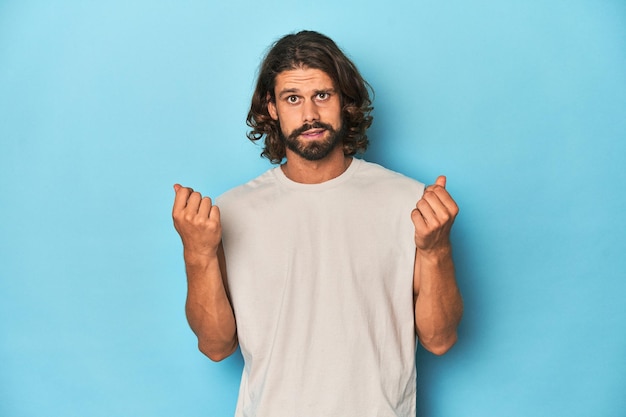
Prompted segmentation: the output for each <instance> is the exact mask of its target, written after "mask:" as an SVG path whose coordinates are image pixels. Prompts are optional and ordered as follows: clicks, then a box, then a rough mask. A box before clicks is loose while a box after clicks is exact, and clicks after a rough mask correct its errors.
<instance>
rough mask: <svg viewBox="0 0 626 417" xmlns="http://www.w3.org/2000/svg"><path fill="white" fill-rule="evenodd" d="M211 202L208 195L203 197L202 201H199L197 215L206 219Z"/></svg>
mask: <svg viewBox="0 0 626 417" xmlns="http://www.w3.org/2000/svg"><path fill="white" fill-rule="evenodd" d="M211 206H212V202H211V199H210V198H209V197H204V198H203V199H202V201H200V208H198V215H199V216H200V218H202V219H208V218H209V213H210V212H211Z"/></svg>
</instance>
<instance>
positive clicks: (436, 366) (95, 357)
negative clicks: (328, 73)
mask: <svg viewBox="0 0 626 417" xmlns="http://www.w3.org/2000/svg"><path fill="white" fill-rule="evenodd" d="M303 28H310V29H315V30H318V31H321V32H323V33H326V34H328V35H330V36H331V37H333V38H334V39H335V40H336V41H337V42H338V44H339V45H340V46H342V47H343V48H344V49H345V50H346V51H347V52H348V54H349V55H350V56H351V57H352V58H353V60H354V61H355V62H356V63H357V65H358V66H359V67H360V69H361V71H362V73H363V75H364V76H365V78H366V79H368V80H369V82H370V83H371V84H372V86H373V87H374V90H375V91H376V99H375V107H376V109H375V122H374V126H373V127H372V129H371V135H370V136H371V139H372V147H371V149H370V150H368V152H367V154H366V155H365V158H367V159H369V160H372V161H375V162H379V163H382V164H384V165H386V166H388V167H390V168H392V169H395V170H398V171H401V172H403V173H405V174H407V175H409V176H412V177H415V178H417V179H420V180H421V181H424V182H432V181H433V180H434V179H435V178H436V176H437V175H439V174H441V173H443V174H446V175H447V176H448V185H449V187H448V188H449V189H450V192H451V193H452V194H453V195H454V196H455V198H456V200H457V201H458V203H459V205H460V206H461V213H460V215H459V217H458V219H457V223H456V225H455V230H454V235H453V239H454V244H455V258H456V261H457V266H458V280H459V284H460V286H461V288H462V291H463V294H464V297H465V304H466V313H465V317H464V321H463V323H462V326H461V328H460V341H459V343H458V344H457V345H456V346H455V347H454V349H453V350H452V351H450V352H449V353H448V354H447V355H445V356H443V357H434V356H432V355H430V354H428V353H427V352H425V351H423V350H421V349H420V350H419V351H418V353H417V359H418V365H419V406H418V409H419V413H418V415H419V416H420V417H438V416H445V417H472V416H479V417H491V416H493V417H502V416H507V417H517V416H519V417H528V416H534V417H537V416H545V417H554V416H568V417H575V416H580V417H589V416H594V417H619V416H626V395H625V392H626V331H625V329H626V308H625V307H624V304H623V301H622V299H623V294H624V293H625V292H626V279H625V278H626V273H625V272H626V256H624V251H625V250H626V242H625V238H624V232H625V231H626V227H625V226H626V224H625V216H624V215H623V214H624V212H625V211H626V193H625V186H624V184H625V182H626V168H625V165H626V164H625V162H626V3H625V2H624V1H623V0H587V1H585V0H570V1H565V0H547V1H546V0H542V1H539V0H530V1H529V0H505V1H496V0H476V1H459V0H452V1H440V2H435V1H423V0H417V1H408V0H407V1H398V0H391V1H385V2H370V3H368V2H363V1H356V0H348V1H342V2H339V1H335V0H322V1H318V2H302V3H301V4H300V3H298V2H294V1H284V0H268V1H266V2H261V3H259V2H255V1H251V0H245V1H244V0H235V1H229V2H226V1H222V2H217V1H182V2H174V1H147V0H142V1H108V2H79V1H69V0H67V1H46V2H44V1H10V0H0V172H1V174H0V214H1V221H0V416H2V417H30V416H48V417H53V416H63V417H73V416H76V417H84V416H93V417H100V416H101V417H111V416H151V417H159V416H163V417H171V416H189V417H190V416H209V417H226V416H231V415H232V414H233V411H234V407H235V400H236V396H237V389H238V383H239V377H240V372H241V366H242V363H241V358H240V357H239V355H238V354H237V355H234V356H233V357H231V358H229V359H227V360H225V361H223V362H220V363H212V362H210V361H209V360H208V359H206V358H204V357H203V356H202V355H201V354H200V353H199V352H198V351H197V349H196V345H195V344H196V341H195V338H194V337H193V334H192V333H191V331H190V330H189V328H188V327H187V324H186V321H185V317H184V309H183V305H184V300H185V291H186V288H185V277H184V270H183V263H182V257H181V244H180V241H179V238H178V236H177V235H176V233H175V231H174V229H173V227H172V222H171V217H170V210H171V203H172V199H173V191H172V184H174V183H175V182H180V183H183V184H185V185H190V186H193V187H194V188H196V189H198V190H200V191H202V192H204V193H206V194H209V195H212V196H216V195H218V194H220V193H221V192H223V191H225V190H226V189H228V188H230V187H232V186H234V185H237V184H240V183H242V182H244V181H246V180H248V179H250V178H253V177H254V176H256V175H257V174H259V173H261V172H262V171H264V170H265V169H267V168H268V167H269V166H270V165H269V163H267V162H266V161H264V160H262V159H261V158H259V153H260V148H259V147H258V146H257V145H254V144H251V143H250V142H249V141H247V139H245V136H244V135H245V132H246V126H245V123H244V120H245V115H246V112H247V108H248V103H249V97H250V94H251V91H252V88H253V83H254V78H255V74H256V69H257V67H258V63H259V60H260V59H261V57H262V55H263V53H264V51H265V50H266V48H267V47H268V45H270V44H271V43H272V42H273V41H274V40H276V39H277V38H278V37H280V36H282V35H283V34H285V33H288V32H292V31H295V30H299V29H303ZM356 348H358V347H355V349H356Z"/></svg>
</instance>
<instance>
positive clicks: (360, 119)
mask: <svg viewBox="0 0 626 417" xmlns="http://www.w3.org/2000/svg"><path fill="white" fill-rule="evenodd" d="M297 68H311V69H319V70H321V71H324V72H325V73H326V74H328V76H329V77H330V78H331V79H332V80H333V82H334V83H335V88H337V89H338V90H339V91H340V93H341V94H340V96H341V107H342V117H343V124H344V130H345V132H346V134H345V135H344V137H343V152H344V154H345V155H349V156H351V155H354V154H356V153H357V152H359V153H362V152H365V150H366V149H367V145H368V143H369V140H368V139H367V134H366V131H367V129H368V128H369V127H370V125H371V124H372V120H373V117H372V116H371V115H370V113H371V111H372V110H373V107H372V101H371V100H370V94H369V93H370V91H373V90H372V88H371V87H370V85H369V84H368V83H367V82H366V81H365V80H364V79H363V77H362V76H361V74H360V73H359V71H358V70H357V68H356V66H355V65H354V64H353V63H352V61H350V59H348V57H346V55H345V54H344V53H343V52H342V51H341V49H339V47H338V46H337V45H336V44H335V42H334V41H333V40H332V39H330V38H329V37H327V36H325V35H322V34H321V33H317V32H313V31H302V32H298V33H295V34H290V35H287V36H285V37H283V38H281V39H280V40H278V41H277V42H276V43H274V45H273V46H272V47H271V49H270V50H269V52H268V53H267V55H266V56H265V59H264V60H263V63H262V64H261V68H260V71H259V78H258V80H257V84H256V88H255V90H254V94H253V95H252V104H251V106H250V111H249V112H248V117H247V119H246V123H247V124H248V126H250V127H251V128H252V130H250V131H249V132H248V133H247V136H248V139H250V140H251V141H253V142H256V141H257V140H259V139H261V138H263V137H265V147H264V148H263V152H262V153H261V156H264V157H266V158H268V159H269V160H270V161H271V162H272V163H273V164H278V163H280V162H281V161H282V160H283V158H284V157H285V144H284V142H283V140H282V138H281V131H280V124H279V122H278V121H277V120H274V119H272V117H271V116H270V114H269V112H268V109H267V105H268V103H269V102H270V101H272V102H275V100H276V96H275V93H274V88H275V86H276V76H277V75H278V74H280V73H281V72H283V71H288V70H292V69H297Z"/></svg>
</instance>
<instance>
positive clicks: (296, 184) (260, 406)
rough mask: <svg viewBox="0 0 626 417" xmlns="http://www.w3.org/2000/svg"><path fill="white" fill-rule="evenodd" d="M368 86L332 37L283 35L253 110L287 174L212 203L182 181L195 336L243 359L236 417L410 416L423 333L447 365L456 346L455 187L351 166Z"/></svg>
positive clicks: (219, 355) (363, 143) (361, 143)
mask: <svg viewBox="0 0 626 417" xmlns="http://www.w3.org/2000/svg"><path fill="white" fill-rule="evenodd" d="M366 87H367V84H366V83H365V81H364V80H363V79H362V77H361V75H360V74H359V72H358V70H357V69H356V67H355V66H354V65H353V63H352V62H351V61H350V60H349V59H348V58H346V56H345V55H344V54H343V53H342V52H341V50H340V49H339V48H338V47H337V46H336V45H335V43H334V42H333V41H332V40H331V39H329V38H327V37H326V36H323V35H321V34H319V33H316V32H310V31H304V32H300V33H297V34H293V35H287V36H285V37H284V38H282V39H280V40H279V41H278V42H277V43H275V44H274V46H273V48H272V49H271V50H270V51H269V52H268V54H267V56H266V57H265V60H264V62H263V64H262V66H261V70H260V74H259V79H258V82H257V86H256V89H255V92H254V95H253V99H252V105H251V109H250V113H249V114H248V124H249V125H250V126H251V127H252V131H251V132H250V133H249V135H248V137H249V138H250V139H251V140H259V139H261V138H264V139H265V147H264V150H263V155H264V156H266V157H268V158H269V159H270V160H271V161H272V162H273V163H277V164H278V163H281V162H282V165H280V166H278V167H276V168H273V169H270V170H269V171H267V172H266V173H265V174H263V175H261V176H260V177H258V178H256V179H255V180H252V181H250V182H249V183H247V184H245V185H243V186H240V187H236V188H235V189H233V190H231V191H229V192H227V193H225V194H224V195H222V196H221V197H220V198H219V199H218V200H217V203H218V205H215V206H214V205H212V201H211V199H210V198H208V197H202V196H201V195H200V194H199V193H198V192H195V191H193V190H192V189H191V188H186V187H182V186H180V185H178V184H177V185H175V191H176V197H175V201H174V207H173V218H174V225H175V227H176V229H177V231H178V232H179V234H180V236H181V238H182V242H183V247H184V259H185V266H186V271H187V279H188V297H187V302H186V313H187V317H188V321H189V324H190V326H191V328H192V329H193V331H194V332H195V334H196V335H197V337H198V344H199V348H200V350H201V351H202V352H203V353H204V354H206V355H207V356H208V357H209V358H211V359H213V360H216V361H218V360H221V359H223V358H225V357H227V356H228V355H230V354H231V353H233V352H234V351H235V349H236V348H237V346H240V348H241V352H242V354H243V357H244V362H245V365H244V371H243V375H242V381H241V388H240V392H239V400H238V403H237V411H236V416H258V417H263V416H271V417H283V416H284V417H308V416H310V417H326V416H341V417H352V416H353V417H367V416H372V417H374V416H377V417H387V416H402V417H408V416H411V417H413V416H415V398H416V395H415V391H416V370H415V348H416V336H417V338H418V339H419V341H420V342H421V344H422V345H423V346H424V347H425V348H426V349H428V350H429V351H431V352H433V353H435V354H438V355H440V354H443V353H445V352H446V351H447V350H448V349H450V347H451V346H452V345H453V344H454V343H455V342H456V337H457V333H456V329H457V326H458V324H459V321H460V319H461V315H462V300H461V295H460V293H459V290H458V288H457V285H456V281H455V274H454V265H453V261H452V255H451V246H450V229H451V227H452V223H453V221H454V218H455V216H456V215H457V212H458V208H457V206H456V204H455V202H454V200H453V199H452V198H451V197H450V195H449V194H448V192H447V191H446V189H445V183H446V180H445V177H439V178H437V180H436V182H435V184H433V185H431V186H429V187H426V188H424V186H423V184H421V183H419V182H417V181H414V180H412V179H409V178H407V177H404V176H402V175H400V174H397V173H395V172H392V171H389V170H387V169H385V168H383V167H381V166H379V165H375V164H371V163H368V162H366V161H364V160H361V159H355V158H353V155H354V154H355V153H357V152H362V151H364V150H365V149H366V147H367V143H368V139H367V136H366V130H367V128H368V127H369V126H370V124H371V121H372V118H371V116H370V115H369V112H370V111H371V102H370V99H369V94H368V90H367V88H366ZM218 206H219V208H218Z"/></svg>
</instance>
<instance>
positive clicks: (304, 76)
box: [275, 67, 334, 94]
mask: <svg viewBox="0 0 626 417" xmlns="http://www.w3.org/2000/svg"><path fill="white" fill-rule="evenodd" d="M332 88H334V83H333V80H332V78H330V76H329V75H328V74H327V73H325V72H324V71H322V70H319V69H315V68H306V67H304V68H295V69H292V70H287V71H283V72H281V73H279V74H278V75H277V76H276V85H275V92H276V93H279V94H280V92H281V91H285V90H291V91H294V90H297V91H308V90H324V89H332Z"/></svg>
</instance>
